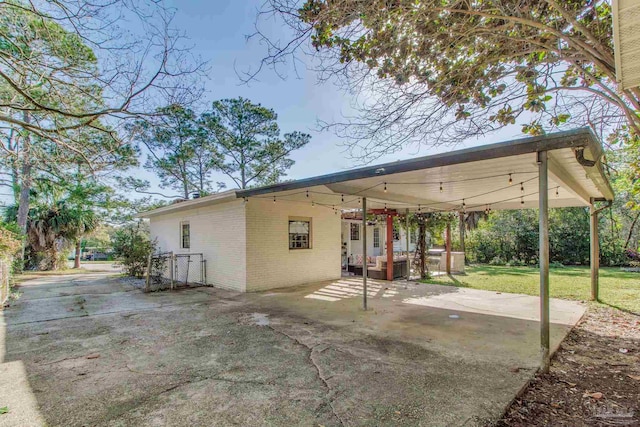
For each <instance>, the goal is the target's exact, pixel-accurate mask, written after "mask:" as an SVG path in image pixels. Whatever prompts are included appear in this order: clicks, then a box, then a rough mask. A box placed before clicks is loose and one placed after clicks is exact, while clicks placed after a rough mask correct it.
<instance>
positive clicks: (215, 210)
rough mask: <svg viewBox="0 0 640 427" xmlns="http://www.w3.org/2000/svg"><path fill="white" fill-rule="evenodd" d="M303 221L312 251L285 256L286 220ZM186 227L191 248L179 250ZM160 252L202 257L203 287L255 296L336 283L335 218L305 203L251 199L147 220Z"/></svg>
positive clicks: (328, 211) (337, 223) (337, 235)
mask: <svg viewBox="0 0 640 427" xmlns="http://www.w3.org/2000/svg"><path fill="white" fill-rule="evenodd" d="M290 217H309V218H311V222H312V225H311V227H312V231H311V233H312V236H311V238H312V248H311V249H297V250H289V218H290ZM183 221H189V224H190V229H191V248H190V249H181V248H180V223H181V222H183ZM150 226H151V238H153V239H157V240H158V245H159V248H160V250H161V251H173V252H175V253H189V252H191V253H203V254H204V257H205V259H206V260H207V282H208V283H209V284H212V285H214V286H218V287H221V288H225V289H232V290H236V291H241V292H245V291H248V292H250V291H258V290H264V289H273V288H282V287H287V286H296V285H302V284H306V283H313V282H318V281H323V280H332V279H337V278H339V277H340V274H341V272H340V215H339V214H338V215H336V214H335V213H334V211H333V210H331V209H327V208H325V207H322V206H316V207H311V205H310V204H307V203H294V202H287V201H284V200H282V201H278V202H277V203H275V204H274V203H273V201H272V200H270V199H259V198H251V199H249V201H248V203H247V204H244V202H243V201H242V200H234V201H232V202H226V203H221V204H217V205H212V206H206V207H201V208H194V209H189V210H185V211H182V212H176V213H167V214H163V215H158V216H153V217H151V224H150Z"/></svg>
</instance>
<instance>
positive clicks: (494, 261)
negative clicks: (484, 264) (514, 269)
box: [489, 256, 507, 265]
mask: <svg viewBox="0 0 640 427" xmlns="http://www.w3.org/2000/svg"><path fill="white" fill-rule="evenodd" d="M506 264H507V262H506V261H505V260H503V259H502V258H500V257H499V256H495V257H493V258H492V259H491V261H489V265H506Z"/></svg>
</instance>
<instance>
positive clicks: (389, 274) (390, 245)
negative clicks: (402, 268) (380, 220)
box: [387, 215, 393, 280]
mask: <svg viewBox="0 0 640 427" xmlns="http://www.w3.org/2000/svg"><path fill="white" fill-rule="evenodd" d="M387 280H393V216H391V215H387Z"/></svg>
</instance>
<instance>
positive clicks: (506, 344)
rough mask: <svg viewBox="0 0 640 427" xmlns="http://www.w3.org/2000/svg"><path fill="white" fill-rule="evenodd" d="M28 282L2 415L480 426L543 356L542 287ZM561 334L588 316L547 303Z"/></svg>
mask: <svg viewBox="0 0 640 427" xmlns="http://www.w3.org/2000/svg"><path fill="white" fill-rule="evenodd" d="M136 285H139V283H135V282H133V281H130V280H126V279H119V278H117V277H113V276H109V275H108V274H107V273H100V272H96V273H91V274H83V275H73V276H58V277H47V278H43V279H37V280H32V281H29V282H25V283H24V284H23V285H22V286H21V288H20V291H21V292H22V293H23V294H22V296H21V298H20V299H19V300H18V301H16V302H14V303H13V304H12V306H11V307H9V308H7V309H6V310H5V311H4V312H0V315H1V316H2V324H1V325H0V326H1V327H0V362H1V363H0V407H3V406H8V409H9V413H8V414H5V415H0V425H11V426H18V425H20V426H21V425H44V424H46V425H59V426H84V425H87V426H130V425H135V426H139V425H141V426H160V425H172V426H192V425H217V426H219V425H251V426H261V425H271V426H292V425H302V426H319V425H323V426H334V425H348V426H356V425H394V426H395V425H407V426H414V425H425V426H427V425H434V426H440V425H482V424H485V423H487V422H489V423H490V422H491V421H492V420H495V419H496V418H497V417H499V416H500V414H501V413H502V411H503V410H504V408H505V407H506V405H508V404H509V402H510V400H511V399H512V398H513V397H514V396H515V394H516V393H517V391H518V390H519V389H520V388H521V387H522V386H523V385H524V384H525V383H526V381H527V380H528V379H529V378H530V377H531V375H532V374H533V372H534V371H535V368H536V366H537V363H538V323H537V320H536V319H537V315H536V311H537V301H538V300H537V298H533V297H527V296H521V295H513V294H496V293H494V292H483V291H473V290H468V289H459V288H453V287H446V286H437V285H423V284H407V283H403V282H394V283H386V282H373V283H371V284H370V295H369V296H370V303H371V304H370V305H371V307H372V310H370V311H367V312H364V311H362V310H360V309H359V306H360V304H361V291H360V283H359V281H357V280H353V279H344V280H340V281H336V282H328V283H319V284H315V285H310V286H305V287H299V288H295V289H288V290H285V291H277V292H266V293H258V294H248V295H247V294H237V293H232V292H228V291H223V290H219V289H213V288H197V289H190V290H183V291H175V292H162V293H153V294H143V293H141V292H140V290H139V289H138V288H137V287H136ZM551 309H552V321H553V322H554V323H553V325H552V339H553V342H554V344H555V345H557V344H558V343H559V342H560V341H561V339H562V338H563V337H564V336H565V335H566V333H567V332H568V330H569V328H570V326H571V325H572V324H574V323H575V322H577V320H578V319H579V318H580V316H581V315H582V313H583V311H584V307H583V306H582V305H580V304H579V303H575V302H568V301H553V303H552V306H551Z"/></svg>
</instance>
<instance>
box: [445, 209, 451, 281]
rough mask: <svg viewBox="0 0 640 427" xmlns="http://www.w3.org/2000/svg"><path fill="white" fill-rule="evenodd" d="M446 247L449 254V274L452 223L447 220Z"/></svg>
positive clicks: (447, 265) (448, 267)
mask: <svg viewBox="0 0 640 427" xmlns="http://www.w3.org/2000/svg"><path fill="white" fill-rule="evenodd" d="M445 239H446V241H445V247H446V250H447V254H446V267H447V274H451V223H450V222H447V231H446V236H445Z"/></svg>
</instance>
